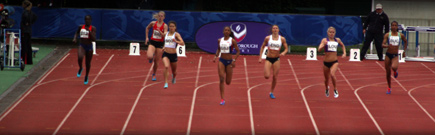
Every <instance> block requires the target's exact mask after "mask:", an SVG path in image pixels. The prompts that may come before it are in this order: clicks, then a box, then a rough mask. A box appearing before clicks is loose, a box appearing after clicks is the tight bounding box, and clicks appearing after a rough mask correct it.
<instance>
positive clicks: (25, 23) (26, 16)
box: [20, 10, 38, 34]
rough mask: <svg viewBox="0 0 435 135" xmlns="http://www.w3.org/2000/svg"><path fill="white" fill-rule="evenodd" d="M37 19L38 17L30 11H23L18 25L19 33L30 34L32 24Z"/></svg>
mask: <svg viewBox="0 0 435 135" xmlns="http://www.w3.org/2000/svg"><path fill="white" fill-rule="evenodd" d="M37 18H38V17H37V16H36V15H35V14H34V13H33V12H32V11H29V10H24V11H23V14H22V16H21V23H20V27H21V32H22V33H28V34H32V24H33V23H35V21H36V19H37Z"/></svg>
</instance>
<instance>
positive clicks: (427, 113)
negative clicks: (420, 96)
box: [408, 84, 435, 122]
mask: <svg viewBox="0 0 435 135" xmlns="http://www.w3.org/2000/svg"><path fill="white" fill-rule="evenodd" d="M430 85H435V84H427V85H422V86H419V87H415V88H413V89H411V90H409V91H408V95H409V96H410V97H411V98H412V100H414V102H415V103H416V104H417V105H418V106H419V107H420V108H421V110H423V112H424V113H426V115H427V116H428V117H429V118H430V119H431V120H432V121H433V122H435V119H434V118H433V116H432V115H430V113H429V112H428V111H427V110H426V109H425V108H424V107H423V106H422V105H421V104H420V102H418V101H417V99H415V98H414V96H412V94H411V92H412V91H414V90H415V89H418V88H421V87H426V86H430Z"/></svg>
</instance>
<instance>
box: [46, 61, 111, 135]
mask: <svg viewBox="0 0 435 135" xmlns="http://www.w3.org/2000/svg"><path fill="white" fill-rule="evenodd" d="M113 56H114V54H112V56H111V57H110V58H109V60H107V62H106V64H105V65H104V66H103V68H101V70H100V72H98V75H97V77H95V79H94V80H93V81H92V84H91V86H90V87H88V88H87V89H86V90H85V92H84V93H83V94H82V95H81V96H80V98H79V99H78V100H77V101H76V103H75V104H74V106H73V107H72V108H71V110H70V111H69V112H68V114H67V115H66V116H65V117H64V118H63V120H62V122H60V124H59V125H58V126H57V128H56V130H55V131H54V132H53V135H55V134H57V132H59V130H60V128H61V127H62V126H63V124H64V123H65V121H66V120H67V119H68V117H69V116H70V115H71V113H72V112H73V111H74V110H75V108H76V107H77V105H79V103H80V102H81V101H82V99H83V97H85V95H86V94H87V93H88V91H89V90H90V89H91V88H92V87H94V86H96V85H94V82H95V81H96V80H97V79H98V76H99V75H100V74H101V73H102V72H103V70H104V69H105V68H106V66H107V65H108V64H109V62H110V60H112V58H113ZM104 82H107V81H104ZM104 82H100V83H98V84H102V83H104ZM98 84H97V85H98Z"/></svg>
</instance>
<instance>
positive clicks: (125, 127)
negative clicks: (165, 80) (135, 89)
mask: <svg viewBox="0 0 435 135" xmlns="http://www.w3.org/2000/svg"><path fill="white" fill-rule="evenodd" d="M152 67H153V66H151V69H152ZM150 71H151V70H150ZM158 83H160V82H158ZM158 83H152V84H149V85H147V86H144V87H142V89H140V92H139V94H138V95H137V97H136V100H135V101H134V104H133V106H132V107H131V110H130V113H129V114H128V117H127V119H126V120H125V123H124V126H123V127H122V130H121V135H123V134H124V132H125V129H127V126H128V123H129V122H130V119H131V116H132V115H133V112H134V110H135V109H136V105H137V103H138V102H139V99H140V97H141V96H142V92H143V90H145V88H147V87H149V86H152V85H155V84H158Z"/></svg>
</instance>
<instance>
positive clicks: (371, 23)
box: [363, 11, 390, 33]
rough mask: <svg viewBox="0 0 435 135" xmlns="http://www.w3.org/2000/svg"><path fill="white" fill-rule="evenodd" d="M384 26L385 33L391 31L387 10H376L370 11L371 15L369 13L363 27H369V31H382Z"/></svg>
mask: <svg viewBox="0 0 435 135" xmlns="http://www.w3.org/2000/svg"><path fill="white" fill-rule="evenodd" d="M384 26H385V27H384ZM367 27H368V29H367ZM384 28H385V33H388V32H389V31H390V20H389V19H388V16H387V14H385V12H382V13H380V14H378V13H376V11H373V12H370V13H369V15H367V19H366V21H365V22H364V26H363V29H367V31H368V32H372V33H382V30H384Z"/></svg>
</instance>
